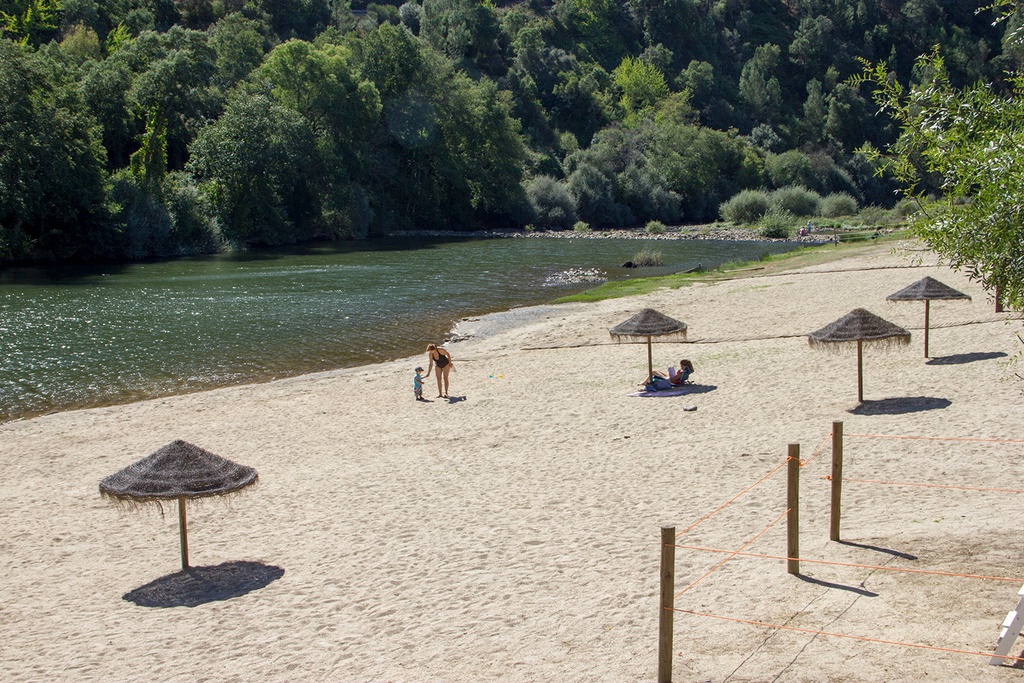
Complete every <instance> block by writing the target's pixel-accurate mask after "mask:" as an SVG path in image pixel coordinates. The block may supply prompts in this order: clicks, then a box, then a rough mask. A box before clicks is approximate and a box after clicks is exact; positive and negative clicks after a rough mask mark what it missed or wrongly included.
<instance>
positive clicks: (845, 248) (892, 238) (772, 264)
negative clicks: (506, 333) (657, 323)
mask: <svg viewBox="0 0 1024 683" xmlns="http://www.w3.org/2000/svg"><path fill="white" fill-rule="evenodd" d="M902 239H906V235H905V234H904V233H902V232H900V233H894V234H892V235H888V236H885V237H880V238H878V239H876V240H871V241H869V242H855V243H852V244H849V243H840V244H838V245H836V244H824V245H818V246H813V247H800V248H799V249H794V250H793V251H787V252H785V253H783V254H771V255H765V256H764V257H762V258H760V259H758V260H756V261H735V262H730V263H723V264H722V265H721V266H719V267H717V268H715V269H714V270H706V271H701V272H696V273H673V274H672V275H662V276H660V277H644V278H632V279H629V280H620V281H618V282H605V283H604V284H602V285H599V286H597V287H594V288H593V289H588V290H587V291H585V292H580V293H579V294H572V295H570V296H564V297H562V298H560V299H556V300H555V302H554V303H556V304H562V303H572V302H587V301H603V300H605V299H619V298H622V297H626V296H637V295H639V294H649V293H650V292H653V291H655V290H658V289H664V288H667V289H678V288H679V287H688V286H690V285H692V284H694V283H697V282H718V281H721V280H731V279H736V278H741V277H747V276H750V275H764V274H768V273H773V272H777V271H780V270H787V269H792V268H803V267H806V266H813V265H817V264H819V263H828V262H829V261H835V260H837V259H840V258H843V257H844V256H848V255H850V254H852V253H856V252H857V251H862V250H864V249H868V248H871V247H874V246H877V245H879V244H893V245H895V244H896V242H898V241H900V240H902Z"/></svg>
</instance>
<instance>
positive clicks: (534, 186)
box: [525, 175, 576, 228]
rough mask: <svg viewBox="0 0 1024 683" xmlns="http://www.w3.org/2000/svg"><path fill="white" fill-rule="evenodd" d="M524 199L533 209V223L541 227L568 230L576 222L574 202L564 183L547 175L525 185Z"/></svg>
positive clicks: (537, 177)
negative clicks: (525, 198)
mask: <svg viewBox="0 0 1024 683" xmlns="http://www.w3.org/2000/svg"><path fill="white" fill-rule="evenodd" d="M525 189H526V197H527V199H528V200H529V202H530V207H531V208H532V209H533V214H534V222H535V223H537V224H538V225H541V226H543V227H553V228H568V227H569V226H571V225H572V224H573V223H574V222H575V221H576V200H575V199H573V196H572V194H571V193H570V192H569V189H568V188H567V187H566V186H565V183H562V182H559V181H558V180H556V179H554V178H552V177H551V176H547V175H540V176H536V177H535V178H531V179H530V180H529V181H528V182H527V183H526V187H525Z"/></svg>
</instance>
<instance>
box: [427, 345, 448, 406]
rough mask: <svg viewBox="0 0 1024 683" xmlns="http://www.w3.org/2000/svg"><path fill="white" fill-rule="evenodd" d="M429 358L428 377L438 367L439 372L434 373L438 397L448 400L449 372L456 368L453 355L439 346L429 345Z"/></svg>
mask: <svg viewBox="0 0 1024 683" xmlns="http://www.w3.org/2000/svg"><path fill="white" fill-rule="evenodd" d="M427 358H429V359H430V365H429V366H427V377H430V373H431V372H432V371H433V370H434V366H435V365H436V366H437V372H436V373H434V374H435V376H436V377H437V397H438V398H448V372H449V371H450V370H451V369H452V368H453V367H454V366H455V361H453V360H452V355H451V354H450V353H448V352H447V351H445V350H444V349H442V348H441V347H440V346H438V345H437V344H427ZM442 378H443V379H444V392H443V393H442V391H441V380H442Z"/></svg>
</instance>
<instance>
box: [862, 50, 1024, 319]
mask: <svg viewBox="0 0 1024 683" xmlns="http://www.w3.org/2000/svg"><path fill="white" fill-rule="evenodd" d="M918 64H919V65H920V66H924V67H927V69H928V70H929V71H930V73H931V74H932V77H933V78H932V81H931V82H930V83H927V84H923V85H921V86H915V87H912V88H910V89H909V90H907V89H905V88H904V87H903V86H902V85H900V84H899V82H898V81H896V80H894V79H892V78H890V73H889V70H888V68H887V67H886V65H885V64H884V63H881V64H877V65H873V66H871V65H868V66H867V67H866V68H865V70H864V72H863V74H861V76H860V77H859V78H858V79H856V81H857V82H859V83H863V82H871V83H873V84H874V98H875V101H876V102H877V103H878V105H879V106H880V107H882V110H883V111H885V112H886V113H887V114H888V115H889V116H890V117H891V118H892V120H893V121H894V122H895V123H896V124H897V125H898V126H899V130H900V136H899V139H898V140H897V141H896V142H895V143H893V144H892V145H890V146H889V147H888V148H887V149H885V150H884V151H878V150H874V149H868V150H866V151H867V152H868V154H869V156H870V157H872V158H874V159H876V160H878V161H880V162H882V163H883V164H884V166H883V167H884V168H885V169H887V170H889V171H891V172H892V173H893V174H894V175H895V177H896V178H897V179H898V180H900V181H901V182H902V183H904V185H905V189H904V194H905V195H906V196H907V197H910V198H913V199H915V200H917V201H918V202H919V203H920V205H921V207H922V209H923V210H922V211H919V212H917V213H915V214H914V215H913V216H912V217H911V219H910V220H911V229H912V230H913V232H914V233H915V234H916V235H918V236H919V237H921V239H923V240H924V241H925V242H926V243H927V244H928V246H929V247H930V248H932V249H933V250H934V251H935V252H936V253H938V254H939V255H940V256H941V257H942V258H944V259H946V260H947V261H948V262H949V263H950V265H952V266H953V267H955V268H959V269H963V270H964V271H966V272H967V274H968V275H969V276H970V277H971V278H972V279H974V280H977V281H979V282H980V283H981V284H982V285H983V286H984V287H985V288H986V289H988V290H989V291H992V292H993V293H996V294H997V295H998V297H999V298H1000V300H1001V301H1002V302H1003V303H1006V304H1008V305H1009V306H1012V307H1014V308H1016V309H1018V310H1019V309H1020V307H1021V306H1024V227H1022V226H1024V204H1022V203H1021V201H1020V197H1021V196H1024V80H1022V79H1021V78H1020V77H1013V78H1010V79H1009V83H1010V91H1009V92H1008V93H1006V94H1003V93H1000V92H999V91H998V90H996V89H995V88H993V87H991V86H986V85H975V86H971V87H967V88H963V89H957V88H954V87H953V86H952V85H951V83H950V80H949V76H948V74H947V72H946V68H945V64H944V61H943V58H942V57H941V56H940V55H939V53H938V51H935V52H933V53H932V54H930V55H925V56H922V57H921V58H919V60H918ZM933 179H934V180H936V181H937V184H938V188H939V190H940V191H941V195H940V196H939V197H937V198H935V199H932V198H931V197H930V196H929V194H928V190H929V183H930V181H932V180H933Z"/></svg>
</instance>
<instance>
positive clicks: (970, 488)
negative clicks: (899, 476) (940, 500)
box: [824, 477, 1024, 493]
mask: <svg viewBox="0 0 1024 683" xmlns="http://www.w3.org/2000/svg"><path fill="white" fill-rule="evenodd" d="M824 478H825V479H831V477H824ZM849 481H855V482H857V483H859V484H883V485H885V486H919V487H922V488H931V489H955V490H957V491H991V492H995V493H1024V489H1001V488H994V487H990V486H954V485H952V484H923V483H914V482H907V481H879V480H877V479H850V478H848V477H843V482H844V483H845V482H849Z"/></svg>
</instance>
